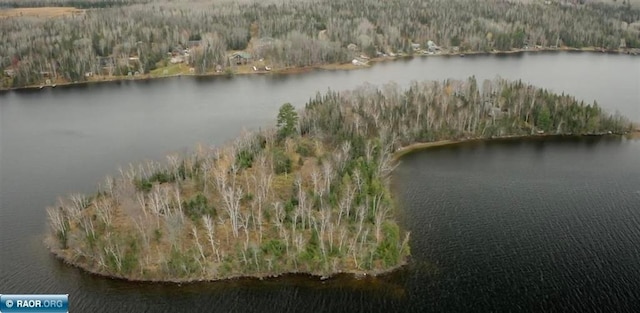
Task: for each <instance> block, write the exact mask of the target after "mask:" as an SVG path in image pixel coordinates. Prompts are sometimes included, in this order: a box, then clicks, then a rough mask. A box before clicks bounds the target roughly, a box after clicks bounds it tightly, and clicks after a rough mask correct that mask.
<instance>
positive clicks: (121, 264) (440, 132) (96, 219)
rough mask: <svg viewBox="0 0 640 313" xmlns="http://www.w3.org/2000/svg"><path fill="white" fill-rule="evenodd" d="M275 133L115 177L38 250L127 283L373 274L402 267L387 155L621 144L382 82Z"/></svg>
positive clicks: (512, 86) (464, 90)
mask: <svg viewBox="0 0 640 313" xmlns="http://www.w3.org/2000/svg"><path fill="white" fill-rule="evenodd" d="M276 125H277V126H276V127H275V128H270V129H266V130H261V131H257V132H246V133H243V134H241V135H240V136H239V137H238V138H237V139H235V140H234V141H232V142H230V143H228V144H226V145H224V146H221V147H217V148H201V149H197V150H196V151H195V152H193V153H192V154H190V155H182V156H178V155H172V156H169V157H168V158H167V162H166V163H165V164H159V163H155V162H151V163H147V164H143V165H139V166H130V167H129V168H126V169H122V170H121V171H120V172H121V177H119V178H115V179H114V178H107V179H106V180H105V182H104V184H102V186H101V188H100V190H99V192H98V193H96V194H95V195H92V196H84V195H77V194H76V195H71V196H69V197H68V198H66V199H62V200H60V203H59V204H58V205H57V206H55V207H51V208H49V209H48V210H47V211H48V213H49V221H50V229H51V232H50V235H49V237H48V239H47V242H48V244H49V247H50V248H51V250H52V251H53V252H54V253H55V254H56V255H58V256H59V257H61V258H62V259H64V260H66V261H67V262H69V263H71V264H75V265H77V266H80V267H82V268H85V269H87V270H89V271H92V272H95V273H99V274H102V275H109V276H115V277H122V278H126V279H133V280H160V281H192V280H217V279H225V278H230V277H238V276H254V277H268V276H274V275H280V274H284V273H310V274H314V275H319V276H320V275H321V276H331V275H333V274H336V273H355V274H371V275H377V274H381V273H385V272H387V271H390V270H393V269H395V268H397V267H399V266H401V265H403V264H405V263H406V262H407V259H408V257H409V255H410V247H409V233H408V232H405V231H402V230H401V228H400V227H399V224H398V222H397V220H398V208H397V203H396V202H394V200H393V197H392V196H391V193H390V185H389V179H390V175H391V173H392V171H393V169H394V168H395V166H396V163H397V160H396V159H395V158H394V156H395V155H396V153H397V152H398V151H399V149H400V148H402V147H406V146H410V145H412V144H414V143H417V142H427V141H436V140H441V139H461V140H462V139H470V138H492V137H504V136H513V135H525V136H526V135H539V134H545V135H546V134H605V133H609V132H612V133H623V132H625V131H627V130H629V129H630V127H631V125H630V123H629V122H628V121H626V120H625V119H624V118H622V117H619V116H610V115H608V114H606V113H604V112H603V111H602V109H600V108H599V107H598V105H597V104H596V103H593V104H585V103H583V102H578V101H577V100H576V99H574V98H572V97H570V96H566V95H557V94H553V93H550V92H548V91H546V90H542V89H538V88H535V87H532V86H530V85H526V84H523V83H522V82H519V81H516V82H509V81H505V80H502V79H496V80H493V81H489V80H487V81H484V82H482V84H481V85H479V84H478V83H477V82H476V80H475V78H474V77H471V78H469V79H468V80H466V81H451V80H447V81H444V82H421V83H417V82H416V83H413V84H411V86H410V87H409V88H408V89H406V90H402V89H400V88H398V86H397V85H394V84H389V85H386V86H384V87H382V88H380V89H378V88H374V87H372V86H368V85H366V86H363V87H361V88H359V89H357V90H353V91H347V92H332V91H328V92H326V93H324V94H317V95H316V96H315V97H314V98H312V99H310V100H309V102H308V103H307V105H306V108H305V109H304V110H303V111H302V112H297V111H296V110H295V109H294V107H293V106H292V105H291V104H284V105H283V106H282V107H281V108H280V111H279V114H278V118H277V124H276Z"/></svg>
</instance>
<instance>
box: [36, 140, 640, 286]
mask: <svg viewBox="0 0 640 313" xmlns="http://www.w3.org/2000/svg"><path fill="white" fill-rule="evenodd" d="M604 136H620V137H623V136H626V137H627V138H630V139H634V140H640V128H638V129H634V130H632V131H630V132H626V133H612V134H608V133H605V134H532V135H511V136H510V135H507V136H500V137H491V138H481V137H478V138H463V139H447V140H438V141H431V142H417V143H413V144H410V145H407V146H404V147H402V148H399V149H398V150H396V151H395V152H394V153H393V155H392V158H393V161H394V162H399V161H400V160H401V159H402V158H403V157H405V156H407V155H409V154H412V153H415V152H419V151H422V150H428V149H432V148H437V147H444V146H451V145H457V144H462V143H468V142H488V141H500V140H527V139H542V138H553V137H574V138H582V137H604ZM390 191H391V189H390ZM45 245H46V246H47V248H48V249H49V251H50V253H51V254H53V256H54V257H55V258H56V259H59V260H61V261H62V262H64V263H65V264H68V265H71V266H73V267H76V268H79V269H81V270H83V271H85V272H87V273H89V274H92V275H97V276H101V277H104V278H109V279H117V280H122V281H127V282H144V283H169V284H185V283H202V282H222V281H230V280H265V279H274V278H278V277H284V276H292V275H302V276H308V277H309V278H310V279H311V280H320V281H324V280H327V279H331V278H334V277H337V276H344V275H347V276H349V279H362V278H364V277H380V276H384V275H390V274H392V273H394V272H396V271H398V270H400V269H402V268H404V267H405V266H407V265H408V264H409V261H408V259H406V258H405V259H404V260H403V261H402V262H401V263H399V264H397V265H395V266H393V267H391V268H388V269H386V270H378V271H369V272H367V271H338V272H333V273H321V272H305V271H299V272H298V271H287V272H278V273H260V274H257V275H243V274H231V275H228V276H224V277H219V278H215V279H212V278H202V279H189V278H186V279H149V278H139V277H127V276H123V275H117V274H113V273H107V272H104V271H100V270H98V269H96V268H95V267H94V266H91V265H90V264H88V263H85V262H81V261H77V260H75V261H74V260H71V257H70V256H68V255H65V254H64V251H62V250H60V249H58V248H52V246H54V245H55V244H52V243H51V242H50V239H49V238H47V239H45Z"/></svg>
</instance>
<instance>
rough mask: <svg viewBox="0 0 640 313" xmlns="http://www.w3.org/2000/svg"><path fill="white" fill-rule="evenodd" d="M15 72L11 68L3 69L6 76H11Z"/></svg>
mask: <svg viewBox="0 0 640 313" xmlns="http://www.w3.org/2000/svg"><path fill="white" fill-rule="evenodd" d="M15 74H16V72H15V71H14V70H12V69H7V70H4V75H5V76H7V77H13V76H14V75H15Z"/></svg>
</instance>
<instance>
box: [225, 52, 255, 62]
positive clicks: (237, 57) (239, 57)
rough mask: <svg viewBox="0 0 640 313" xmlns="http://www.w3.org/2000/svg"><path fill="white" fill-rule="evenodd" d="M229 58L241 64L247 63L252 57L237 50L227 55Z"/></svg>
mask: <svg viewBox="0 0 640 313" xmlns="http://www.w3.org/2000/svg"><path fill="white" fill-rule="evenodd" d="M229 59H231V60H233V62H235V64H237V65H241V64H247V63H249V62H251V59H252V57H251V54H250V53H248V52H244V51H239V52H234V53H233V54H232V55H231V57H229Z"/></svg>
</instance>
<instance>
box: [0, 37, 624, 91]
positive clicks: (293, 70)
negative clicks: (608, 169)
mask: <svg viewBox="0 0 640 313" xmlns="http://www.w3.org/2000/svg"><path fill="white" fill-rule="evenodd" d="M544 52H586V53H608V54H626V55H629V54H630V52H629V50H627V51H622V50H604V49H601V48H596V47H587V48H571V47H561V48H557V49H551V48H541V49H512V50H509V51H488V52H487V51H469V52H445V53H439V54H407V55H398V56H393V57H390V56H385V57H375V58H371V59H369V60H368V64H366V65H353V64H351V63H344V64H340V63H328V64H322V65H310V66H304V67H288V68H282V69H277V70H272V71H255V72H241V73H233V74H228V73H224V72H220V73H216V72H207V73H203V74H191V73H184V74H182V73H181V74H174V75H161V76H152V75H151V74H144V75H140V76H111V77H106V78H105V79H101V80H88V81H82V82H61V83H55V84H48V85H45V84H38V85H28V86H22V87H10V88H4V87H0V95H1V94H3V93H7V92H11V91H33V90H41V89H47V88H56V87H72V86H88V85H94V84H101V83H122V82H127V81H151V80H160V79H167V78H175V77H190V78H196V79H198V78H213V77H227V78H233V76H238V75H243V76H244V75H296V74H304V73H308V72H312V71H318V70H325V71H336V70H343V71H346V70H358V69H364V68H370V67H372V66H375V64H376V63H381V62H391V61H396V60H402V59H411V58H416V57H455V56H458V57H464V56H467V55H469V56H484V55H513V54H524V53H534V54H536V53H544ZM633 55H636V54H635V52H634V54H633Z"/></svg>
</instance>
